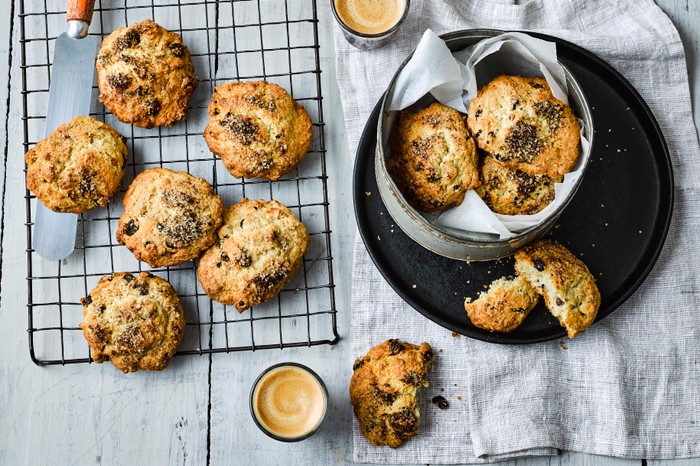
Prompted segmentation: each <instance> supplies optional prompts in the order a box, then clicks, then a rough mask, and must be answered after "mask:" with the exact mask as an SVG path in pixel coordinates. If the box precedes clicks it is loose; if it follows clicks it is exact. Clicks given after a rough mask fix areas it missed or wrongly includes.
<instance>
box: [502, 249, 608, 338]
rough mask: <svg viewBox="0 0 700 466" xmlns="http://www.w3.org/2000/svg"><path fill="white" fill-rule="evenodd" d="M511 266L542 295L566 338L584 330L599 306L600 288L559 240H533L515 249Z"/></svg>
mask: <svg viewBox="0 0 700 466" xmlns="http://www.w3.org/2000/svg"><path fill="white" fill-rule="evenodd" d="M515 270H516V271H517V273H518V274H519V275H521V276H523V277H524V278H526V279H527V280H528V281H529V282H530V284H531V285H532V286H533V287H534V288H535V289H536V290H537V292H538V293H540V294H541V295H542V296H543V297H544V301H545V304H546V305H547V309H549V311H550V312H551V313H552V314H553V315H554V316H555V317H556V318H557V319H559V322H560V323H561V325H562V326H563V327H564V328H566V333H567V334H568V335H569V338H574V337H575V336H576V335H578V334H579V333H581V332H583V331H585V330H586V329H587V328H588V327H589V326H590V325H591V324H592V323H593V321H594V320H595V318H596V315H597V314H598V308H599V307H600V291H598V286H597V285H596V283H595V279H594V278H593V275H591V273H590V272H589V271H588V267H586V264H584V263H583V262H581V260H580V259H578V258H577V257H576V256H574V255H573V254H572V253H571V252H569V250H568V249H566V248H565V247H564V246H562V245H561V244H559V243H557V242H555V241H550V240H543V241H535V242H534V243H532V244H529V245H528V246H525V247H524V248H522V249H520V250H519V251H518V252H516V253H515Z"/></svg>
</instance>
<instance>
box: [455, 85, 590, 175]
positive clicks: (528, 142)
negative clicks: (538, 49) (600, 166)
mask: <svg viewBox="0 0 700 466" xmlns="http://www.w3.org/2000/svg"><path fill="white" fill-rule="evenodd" d="M467 123H468V125H469V130H470V131H471V133H472V134H473V135H474V138H475V139H476V143H477V145H478V146H479V148H480V149H482V150H484V151H486V152H488V153H489V154H491V155H492V156H493V157H494V158H495V159H496V160H498V161H499V162H500V163H502V164H504V165H507V166H509V167H511V168H517V169H519V170H522V171H524V172H526V173H531V174H539V175H548V176H550V177H552V178H554V177H556V176H562V175H565V174H566V173H569V172H570V171H571V169H572V168H573V167H574V165H576V161H577V160H578V156H579V147H580V139H581V136H580V131H581V126H580V124H579V122H578V120H577V119H576V117H575V116H574V113H573V112H572V110H571V108H570V107H569V106H568V105H567V104H565V103H564V102H562V101H560V100H558V99H557V98H556V97H554V96H553V95H552V91H551V89H550V87H549V84H547V81H546V80H545V79H543V78H537V77H523V76H505V75H501V76H498V77H496V78H495V79H493V80H492V81H491V82H489V83H488V84H486V85H485V86H483V87H482V88H481V89H479V92H478V94H477V96H476V97H475V98H474V99H473V100H472V101H471V102H470V103H469V110H468V118H467Z"/></svg>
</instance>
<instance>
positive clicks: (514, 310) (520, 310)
mask: <svg viewBox="0 0 700 466" xmlns="http://www.w3.org/2000/svg"><path fill="white" fill-rule="evenodd" d="M513 312H515V313H516V314H522V313H523V312H525V309H523V308H520V307H514V308H513Z"/></svg>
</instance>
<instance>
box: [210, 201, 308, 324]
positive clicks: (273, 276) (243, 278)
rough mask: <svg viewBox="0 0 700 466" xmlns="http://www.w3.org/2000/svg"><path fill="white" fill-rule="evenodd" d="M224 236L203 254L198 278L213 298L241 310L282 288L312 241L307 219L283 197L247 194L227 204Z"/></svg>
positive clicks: (268, 297)
mask: <svg viewBox="0 0 700 466" xmlns="http://www.w3.org/2000/svg"><path fill="white" fill-rule="evenodd" d="M218 236H219V240H218V242H216V243H214V245H213V246H212V247H211V248H209V249H208V250H207V251H206V252H205V253H204V255H203V256H202V258H201V259H200V261H199V266H198V267H197V278H199V282H200V283H201V284H202V288H204V291H205V292H206V293H207V295H209V297H210V298H211V299H213V300H215V301H218V302H220V303H223V304H232V305H234V306H236V309H238V311H239V312H243V311H244V310H246V309H247V308H249V307H251V306H255V305H257V304H260V303H262V302H265V301H267V300H268V299H270V298H272V297H273V296H275V295H276V294H277V293H279V292H280V291H281V290H282V288H284V286H285V285H286V284H287V283H289V281H290V280H291V279H292V278H293V277H294V275H295V274H296V273H297V272H298V271H299V269H300V268H301V265H302V258H303V256H304V254H306V251H307V250H308V247H309V234H308V233H307V232H306V227H304V224H303V223H301V222H300V221H299V220H298V219H297V217H296V216H295V215H294V214H293V213H292V211H291V210H289V209H288V208H287V207H285V206H284V205H282V204H280V203H279V202H277V201H267V202H266V201H262V200H258V201H252V200H250V199H246V198H243V199H241V201H240V202H239V203H238V204H236V205H233V206H229V207H227V208H226V210H225V212H224V224H223V226H222V227H221V229H220V230H219V233H218Z"/></svg>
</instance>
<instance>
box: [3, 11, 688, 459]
mask: <svg viewBox="0 0 700 466" xmlns="http://www.w3.org/2000/svg"><path fill="white" fill-rule="evenodd" d="M27 1H28V2H30V1H33V0H27ZM15 3H16V4H18V3H17V2H15ZM35 3H39V2H35ZM183 3H186V2H183ZM290 3H293V0H292V1H291V2H290ZM658 3H659V5H660V6H661V7H662V8H663V9H664V11H666V13H667V14H669V16H670V17H671V18H672V20H673V21H674V23H675V24H676V25H677V26H678V27H679V30H680V33H681V37H682V38H683V41H684V45H685V47H686V53H687V54H688V58H689V70H690V75H691V91H692V95H693V99H694V108H695V121H696V126H698V122H700V118H699V115H700V112H699V111H698V109H699V108H700V100H699V93H698V90H699V88H700V69H699V68H700V64H699V62H698V57H699V56H700V4H699V3H700V2H695V1H693V0H658ZM10 5H11V3H10V2H6V3H3V8H1V9H0V89H1V91H0V148H1V150H0V157H2V159H1V160H2V162H1V163H2V173H1V174H2V176H1V177H0V192H2V193H3V203H2V209H3V210H2V212H3V221H4V222H3V225H4V228H3V231H2V245H1V247H2V250H1V257H2V276H1V281H0V287H1V289H0V292H1V295H0V299H1V301H0V433H2V434H1V436H0V437H1V438H0V465H20V464H26V465H35V464H100V463H103V464H149V465H150V464H163V465H172V464H182V465H184V464H208V463H209V464H215V465H220V464H221V465H224V464H237V465H238V464H241V465H243V464H251V465H266V464H285V465H287V464H347V463H351V462H352V451H351V449H352V443H351V438H350V425H351V411H350V409H349V404H348V399H347V393H346V387H347V383H348V378H349V372H350V371H349V370H344V369H342V368H348V367H350V365H351V363H352V359H353V357H354V356H355V355H351V354H350V350H349V340H348V339H347V338H346V339H343V340H341V341H340V343H339V344H338V345H336V346H334V347H316V348H311V349H306V348H305V349H298V350H289V349H287V350H284V351H278V350H269V351H258V352H255V353H234V354H221V355H214V356H211V357H209V356H202V357H199V356H188V357H178V358H175V359H174V360H173V362H172V363H171V365H170V367H169V368H168V369H167V370H166V371H163V372H160V373H146V372H144V373H136V374H130V375H128V376H125V375H122V374H120V373H118V371H116V370H114V368H113V367H111V366H110V365H109V364H103V365H101V366H98V365H89V366H88V365H74V366H65V367H61V366H53V367H46V368H39V367H37V366H35V365H34V364H32V363H31V361H30V359H29V354H28V351H27V333H26V327H27V322H26V280H25V278H24V277H25V275H26V272H25V270H26V268H25V253H24V249H25V241H26V240H25V233H26V231H25V226H24V218H25V210H24V199H23V197H24V175H23V171H22V170H23V159H22V154H23V148H22V142H23V129H22V120H21V115H22V106H21V100H22V99H21V94H20V91H21V88H22V83H21V73H20V69H19V60H20V54H19V34H18V32H19V31H18V27H19V22H18V21H17V20H16V18H15V19H14V20H13V17H16V14H17V11H16V8H10ZM13 15H14V16H13ZM319 16H320V24H319V25H320V30H319V32H320V35H321V37H320V41H321V56H322V65H321V66H322V70H323V74H322V79H323V82H322V86H323V92H324V97H325V99H324V110H325V122H326V148H327V149H328V162H329V167H328V168H329V175H330V183H329V188H330V199H331V227H332V229H333V230H334V233H333V255H334V258H335V261H334V272H335V283H336V302H337V308H338V310H339V313H338V318H339V330H340V333H341V335H342V336H344V337H347V335H348V329H349V319H350V313H349V303H350V289H349V284H350V272H351V257H352V256H351V252H352V241H353V235H354V226H353V225H354V223H353V222H354V220H353V214H352V212H353V210H352V201H351V193H352V189H351V179H350V177H349V176H348V174H349V173H351V170H352V157H351V155H350V154H348V150H347V144H346V140H345V135H344V126H343V122H342V118H343V116H342V109H341V107H340V102H339V98H338V92H337V88H336V84H335V76H334V60H333V41H332V37H331V34H332V18H331V16H330V12H329V8H328V5H327V2H325V1H323V0H319ZM10 60H11V61H12V63H11V65H12V66H11V67H8V64H9V62H10ZM8 81H9V83H8ZM8 84H9V87H8ZM8 98H9V108H8V105H7V104H8ZM6 138H7V140H6ZM285 360H294V361H298V362H302V363H304V364H307V365H309V366H310V367H312V368H313V369H314V370H316V371H318V372H319V374H320V375H321V376H322V377H323V378H324V380H325V381H326V383H327V384H328V388H329V391H330V396H331V406H330V413H329V416H328V418H327V421H326V423H325V425H324V427H323V429H322V430H321V431H320V432H319V433H318V434H317V435H316V436H314V437H313V438H311V439H310V440H307V441H305V442H301V443H298V444H283V443H279V442H275V441H273V440H271V439H268V438H267V437H265V436H264V435H263V434H262V433H260V432H259V431H258V430H257V429H256V428H255V427H254V425H253V423H252V422H251V420H250V416H249V413H248V407H247V397H248V392H249V389H250V386H251V383H252V381H253V379H254V378H255V377H256V376H257V374H258V373H259V372H260V371H261V370H262V369H263V368H265V367H267V366H268V365H271V364H273V363H276V362H280V361H285ZM699 462H700V460H678V461H654V462H651V461H650V462H649V463H648V464H650V465H654V466H668V465H674V466H690V465H691V464H693V465H694V464H699ZM640 463H641V461H636V460H621V459H616V458H604V457H597V456H591V455H584V454H579V453H571V452H564V453H562V454H561V455H559V456H558V457H554V458H531V459H524V460H518V461H511V462H507V463H503V464H505V465H508V466H513V465H518V466H539V465H562V466H579V465H580V466H584V465H594V464H604V465H611V466H612V465H633V464H637V465H639V464H640Z"/></svg>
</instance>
